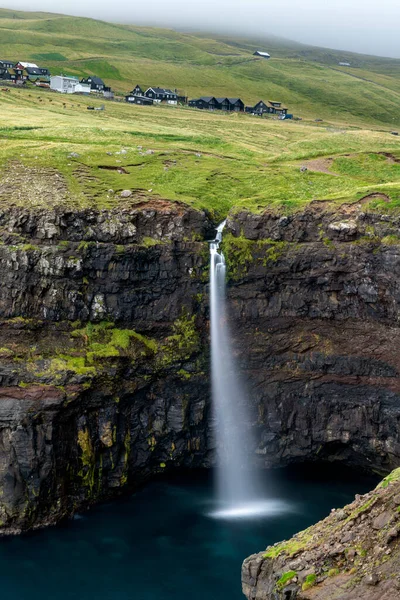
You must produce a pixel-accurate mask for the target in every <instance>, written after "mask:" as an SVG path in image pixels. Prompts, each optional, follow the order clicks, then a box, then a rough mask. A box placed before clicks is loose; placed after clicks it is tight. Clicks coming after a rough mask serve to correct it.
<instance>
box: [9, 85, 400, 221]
mask: <svg viewBox="0 0 400 600" xmlns="http://www.w3.org/2000/svg"><path fill="white" fill-rule="evenodd" d="M88 104H91V105H96V106H99V105H100V104H101V100H95V99H93V98H90V99H89V98H84V97H73V96H62V95H60V94H56V93H53V92H50V91H43V90H36V89H31V90H22V89H21V90H18V89H12V90H11V91H9V92H5V91H1V90H0V110H1V114H2V115H5V116H6V118H4V117H3V120H2V126H1V127H0V164H1V168H2V177H1V179H0V208H1V209H3V208H5V207H7V206H10V205H11V204H14V205H18V206H33V207H35V206H36V207H49V206H52V205H57V204H59V205H64V206H69V207H71V208H78V207H97V208H112V207H117V206H122V205H131V204H132V203H135V202H138V201H142V200H143V199H144V198H164V199H168V200H172V201H181V202H185V203H187V204H189V205H191V206H193V207H197V208H204V209H207V210H208V211H210V213H211V214H212V216H213V217H214V218H215V219H218V218H221V217H223V216H225V215H226V214H227V213H228V211H229V210H239V209H241V208H245V209H249V210H252V211H260V210H264V209H265V208H267V207H270V208H276V210H279V211H281V212H290V211H294V210H298V209H301V208H302V207H304V205H306V204H308V203H309V202H311V201H312V200H329V201H331V202H332V203H334V204H340V203H343V202H354V201H356V200H359V199H360V198H364V197H365V196H368V195H371V194H380V195H378V196H375V197H372V198H371V199H370V201H369V202H368V203H367V204H366V205H365V208H366V210H367V209H368V207H372V208H380V209H382V210H384V211H385V212H390V211H398V210H400V139H399V138H396V137H395V136H393V135H391V134H390V133H389V132H387V131H386V132H385V131H379V130H376V129H374V128H366V127H364V128H355V127H352V128H350V127H346V126H342V127H338V126H335V125H332V124H329V123H328V124H326V123H323V124H321V123H318V124H317V123H314V122H305V121H301V122H299V121H297V122H296V121H277V120H274V119H268V118H265V119H259V118H256V117H252V116H249V115H244V114H231V115H228V114H224V113H214V114H211V113H207V112H202V111H197V110H194V109H189V108H180V107H167V106H155V107H141V106H131V105H127V104H125V103H122V102H120V103H119V102H108V103H106V105H105V106H106V110H105V111H88V110H87V105H88ZM71 153H73V154H72V156H71ZM76 155H77V156H76ZM302 166H307V171H305V172H301V170H300V168H301V167H302ZM124 189H130V190H132V191H133V196H132V197H131V198H129V199H126V200H125V199H122V198H121V196H120V192H121V191H122V190H124ZM110 190H111V191H110Z"/></svg>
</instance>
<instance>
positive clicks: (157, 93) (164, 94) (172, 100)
mask: <svg viewBox="0 0 400 600" xmlns="http://www.w3.org/2000/svg"><path fill="white" fill-rule="evenodd" d="M144 95H145V96H146V98H151V99H152V100H153V101H154V102H156V103H157V104H159V103H160V102H166V103H167V104H178V94H177V93H176V92H173V91H172V90H169V89H165V88H159V87H149V88H148V89H147V90H146V91H145V93H144Z"/></svg>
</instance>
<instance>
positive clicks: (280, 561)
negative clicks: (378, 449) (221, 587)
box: [242, 469, 400, 600]
mask: <svg viewBox="0 0 400 600" xmlns="http://www.w3.org/2000/svg"><path fill="white" fill-rule="evenodd" d="M399 505H400V469H397V470H396V471H393V473H392V474H391V475H389V476H388V477H387V478H386V479H384V480H383V482H382V483H381V484H380V485H379V486H378V487H377V488H376V489H375V490H373V491H372V492H370V493H368V494H366V495H365V496H357V497H356V500H355V501H354V502H353V503H352V504H349V505H348V506H346V507H345V508H343V509H340V510H335V509H333V510H332V512H331V514H330V515H329V517H327V518H326V519H325V520H324V521H322V522H321V523H318V524H317V525H314V526H313V527H310V528H309V529H307V530H306V531H303V532H301V533H298V534H297V535H295V536H294V537H293V538H292V539H291V540H289V541H285V542H281V543H279V544H275V546H271V547H269V548H267V550H266V551H264V552H263V553H261V554H255V555H254V556H251V557H250V558H248V559H247V560H245V561H244V563H243V571H242V581H243V592H244V594H245V596H246V597H247V598H248V599H249V600H280V599H282V600H283V599H284V600H295V599H297V600H335V599H339V598H340V600H361V599H362V600H396V599H399V598H400V576H399V572H400V571H399V568H400V538H399V535H400V506H399Z"/></svg>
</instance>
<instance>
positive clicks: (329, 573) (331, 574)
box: [328, 569, 340, 577]
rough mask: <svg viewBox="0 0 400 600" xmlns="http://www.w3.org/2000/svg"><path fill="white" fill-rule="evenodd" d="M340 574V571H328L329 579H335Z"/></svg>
mask: <svg viewBox="0 0 400 600" xmlns="http://www.w3.org/2000/svg"><path fill="white" fill-rule="evenodd" d="M339 574H340V570H339V569H329V571H328V577H335V576H336V575H339Z"/></svg>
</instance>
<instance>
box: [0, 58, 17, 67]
mask: <svg viewBox="0 0 400 600" xmlns="http://www.w3.org/2000/svg"><path fill="white" fill-rule="evenodd" d="M0 65H1V68H5V69H12V68H13V67H14V62H13V61H12V60H0Z"/></svg>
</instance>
